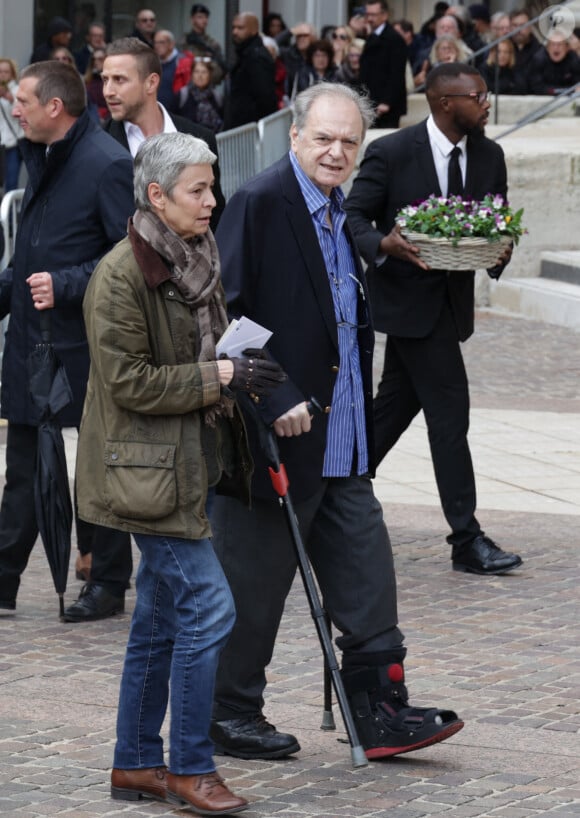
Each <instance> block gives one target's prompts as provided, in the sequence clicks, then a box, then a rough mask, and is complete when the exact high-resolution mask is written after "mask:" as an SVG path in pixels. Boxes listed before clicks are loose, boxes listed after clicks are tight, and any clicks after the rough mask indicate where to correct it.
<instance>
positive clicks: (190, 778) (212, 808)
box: [167, 772, 248, 815]
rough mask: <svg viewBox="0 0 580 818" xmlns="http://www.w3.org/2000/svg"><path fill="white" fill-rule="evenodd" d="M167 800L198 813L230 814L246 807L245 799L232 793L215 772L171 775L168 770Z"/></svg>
mask: <svg viewBox="0 0 580 818" xmlns="http://www.w3.org/2000/svg"><path fill="white" fill-rule="evenodd" d="M167 800H168V802H169V803H170V804H176V805H177V806H179V807H191V809H193V810H194V811H195V812H197V813H199V814H200V815H231V814H232V813H234V812H242V810H245V809H247V808H248V802H247V801H246V799H245V798H240V796H239V795H234V793H233V792H232V791H231V790H229V789H228V788H227V787H226V785H225V784H224V780H223V778H222V777H221V776H219V775H218V774H217V773H205V774H204V775H173V773H169V772H168V773H167Z"/></svg>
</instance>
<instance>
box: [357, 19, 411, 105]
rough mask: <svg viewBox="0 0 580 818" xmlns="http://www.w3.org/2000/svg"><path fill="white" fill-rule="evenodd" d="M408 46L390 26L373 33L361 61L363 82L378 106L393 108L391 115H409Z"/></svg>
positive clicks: (387, 25)
mask: <svg viewBox="0 0 580 818" xmlns="http://www.w3.org/2000/svg"><path fill="white" fill-rule="evenodd" d="M407 56H408V51H407V45H406V44H405V41H404V40H403V38H402V37H401V35H400V34H397V32H396V31H395V29H394V28H393V27H392V26H391V25H389V24H388V23H387V24H386V25H385V27H384V29H383V30H382V31H381V33H380V34H379V35H378V36H377V35H376V34H371V36H370V37H369V38H368V40H367V41H366V45H365V47H364V51H363V53H362V54H361V59H360V79H361V82H362V84H363V85H364V86H366V88H367V89H368V92H369V95H370V98H371V99H372V101H373V102H374V103H375V104H378V103H379V102H384V103H387V104H388V105H390V107H391V110H390V112H389V113H390V114H392V115H394V116H397V117H400V116H402V115H403V114H406V113H407V91H406V88H405V68H406V65H407Z"/></svg>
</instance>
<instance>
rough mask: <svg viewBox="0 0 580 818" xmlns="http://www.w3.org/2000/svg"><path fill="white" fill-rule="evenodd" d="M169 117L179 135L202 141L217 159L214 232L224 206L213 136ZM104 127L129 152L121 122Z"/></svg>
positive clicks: (183, 121)
mask: <svg viewBox="0 0 580 818" xmlns="http://www.w3.org/2000/svg"><path fill="white" fill-rule="evenodd" d="M169 116H170V117H171V119H172V120H173V124H174V125H175V127H176V128H177V130H178V131H179V132H180V133H190V134H192V136H196V137H197V138H198V139H203V141H204V142H205V143H206V144H207V145H208V147H209V149H210V150H211V151H212V153H215V155H216V156H217V157H218V159H217V161H216V163H215V165H214V166H213V172H214V176H215V184H214V188H213V193H214V196H215V200H216V206H215V207H214V210H213V213H212V215H211V229H212V230H213V231H214V232H215V231H216V229H217V226H218V223H219V220H220V217H221V215H222V213H223V211H224V207H225V206H226V200H225V196H224V194H223V191H222V189H221V184H220V166H219V155H218V148H217V141H216V138H215V134H214V133H212V132H211V131H210V130H209V128H204V127H203V125H198V124H197V123H196V122H192V121H191V120H190V119H186V118H185V117H183V116H176V115H174V114H169ZM104 127H105V130H106V131H107V133H110V134H111V136H113V137H114V138H115V139H116V140H117V142H120V143H121V145H123V146H124V147H125V148H127V150H129V142H128V140H127V134H126V133H125V125H124V123H123V122H117V121H116V120H114V119H109V121H108V122H106V123H105V126H104Z"/></svg>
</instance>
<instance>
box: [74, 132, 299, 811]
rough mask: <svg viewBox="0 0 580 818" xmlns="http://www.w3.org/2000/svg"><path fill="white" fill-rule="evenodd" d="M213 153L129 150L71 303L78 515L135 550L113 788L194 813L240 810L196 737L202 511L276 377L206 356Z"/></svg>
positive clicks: (236, 470) (209, 629)
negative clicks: (124, 211)
mask: <svg viewBox="0 0 580 818" xmlns="http://www.w3.org/2000/svg"><path fill="white" fill-rule="evenodd" d="M214 161H215V156H214V154H213V153H212V152H211V151H210V150H209V148H208V147H207V145H206V144H205V143H204V142H202V141H201V140H199V139H196V138H195V137H193V136H190V135H189V134H184V133H172V134H160V135H159V136H155V137H152V138H151V139H148V140H146V141H145V142H144V143H143V145H142V146H141V147H140V149H139V152H138V154H137V157H136V159H135V197H136V202H137V210H136V212H135V214H134V216H133V218H132V219H131V220H130V222H129V228H128V236H127V238H125V239H124V240H123V241H121V242H119V244H117V245H116V247H114V248H113V250H111V252H110V253H108V254H107V255H106V256H105V257H104V258H103V259H102V260H101V262H100V263H99V265H98V266H97V268H96V270H95V272H94V273H93V275H92V277H91V280H90V283H89V286H88V288H87V292H86V296H85V300H84V305H83V309H84V317H85V322H86V328H87V336H88V340H89V347H90V352H91V369H90V374H89V383H88V388H87V398H86V402H85V407H84V412H83V419H82V422H81V427H80V432H79V441H78V458H77V492H78V506H79V515H80V516H81V517H82V518H83V519H85V520H88V521H92V522H95V523H98V524H100V525H109V526H111V527H112V528H115V529H119V530H122V531H128V532H130V533H131V534H133V536H134V538H135V542H136V543H137V547H138V548H139V550H140V552H141V563H140V566H139V570H138V573H137V579H136V590H137V600H136V604H135V610H134V613H133V620H132V623H131V631H130V634H129V641H128V645H127V652H126V656H125V666H124V670H123V677H122V681H121V690H120V695H119V708H118V716H117V744H116V747H115V757H114V765H113V772H112V778H111V795H112V797H113V798H115V799H120V800H126V801H137V800H140V799H141V798H152V799H156V800H159V801H167V802H169V803H172V804H177V805H178V806H180V807H181V806H187V807H191V808H193V809H194V810H195V811H197V812H199V813H201V814H202V815H212V814H220V815H221V814H229V813H234V812H239V811H241V810H243V809H245V808H246V807H247V801H246V800H245V799H244V798H240V797H238V796H236V795H234V794H233V793H232V792H230V790H229V789H228V788H227V787H226V785H225V784H224V782H223V780H222V779H221V778H220V777H219V776H218V774H217V773H216V769H215V765H214V761H213V757H212V756H213V744H212V742H211V741H210V739H209V725H210V717H211V709H212V702H213V691H214V677H215V672H216V667H217V662H218V658H219V654H220V651H221V648H222V647H223V645H224V643H225V641H226V639H227V637H228V635H229V633H230V631H231V628H232V627H233V623H234V605H233V600H232V596H231V593H230V590H229V587H228V584H227V581H226V579H225V576H224V574H223V571H222V569H221V566H220V564H219V561H218V560H217V558H216V556H215V554H214V551H213V548H212V544H211V541H210V536H211V530H210V525H209V521H208V517H209V512H210V508H211V504H212V500H213V495H214V493H215V491H216V489H217V487H218V484H220V483H223V482H224V481H225V482H227V484H228V489H227V490H228V491H232V490H234V491H237V493H238V494H239V495H241V496H242V497H245V498H246V499H247V498H248V496H249V480H250V474H251V459H250V455H249V451H248V447H247V443H246V439H245V433H244V427H243V423H242V421H241V418H240V416H239V412H238V409H237V406H236V403H235V392H236V390H241V391H247V392H250V393H252V394H253V395H254V396H257V397H258V398H259V397H261V396H262V395H267V394H269V393H270V392H271V391H272V390H273V389H274V388H275V387H276V386H277V385H278V383H280V382H281V381H282V380H284V378H285V375H284V373H283V372H282V370H281V369H280V367H279V366H278V365H277V364H275V363H273V362H271V361H268V360H264V359H262V358H261V357H259V356H260V350H258V351H256V350H247V351H246V352H247V354H245V353H244V354H243V355H242V356H241V357H240V358H232V359H229V358H225V359H220V360H216V358H217V355H216V343H217V341H218V340H219V338H220V337H221V335H222V334H223V332H224V331H225V329H226V327H227V318H226V309H225V299H224V294H223V290H222V286H221V283H220V266H219V258H218V254H217V249H216V244H215V241H214V238H213V235H212V233H211V230H210V227H209V220H210V216H211V212H212V209H213V207H214V206H215V198H214V196H213V193H212V184H213V171H212V164H213V162H214ZM232 390H233V391H232ZM105 521H108V522H105ZM170 682H171V685H170ZM168 703H169V709H170V714H171V721H170V732H169V745H170V746H169V765H168V767H167V768H166V767H165V763H164V753H163V742H162V739H161V737H160V730H161V726H162V724H163V721H164V718H165V714H166V710H167V705H168Z"/></svg>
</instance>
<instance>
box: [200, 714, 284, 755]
mask: <svg viewBox="0 0 580 818" xmlns="http://www.w3.org/2000/svg"><path fill="white" fill-rule="evenodd" d="M209 735H210V738H211V740H212V741H213V742H214V743H215V752H216V753H217V754H218V755H228V756H235V757H236V758H285V757H286V756H289V755H292V753H297V752H298V751H299V750H300V745H299V744H298V740H297V739H296V738H295V736H292V735H290V734H289V733H279V732H278V731H277V730H276V728H275V727H274V725H273V724H269V722H267V721H266V719H265V718H264V716H263V715H262V714H261V713H259V714H257V715H255V716H244V717H243V718H240V719H227V720H226V721H212V723H211V728H210V731H209Z"/></svg>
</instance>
